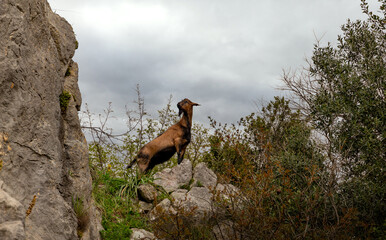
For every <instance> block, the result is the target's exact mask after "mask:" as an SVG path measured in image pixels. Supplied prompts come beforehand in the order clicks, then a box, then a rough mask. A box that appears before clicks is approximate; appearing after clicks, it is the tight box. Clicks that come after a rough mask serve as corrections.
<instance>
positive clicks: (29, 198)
mask: <svg viewBox="0 0 386 240" xmlns="http://www.w3.org/2000/svg"><path fill="white" fill-rule="evenodd" d="M76 48H77V41H76V39H75V35H74V32H73V30H72V27H71V25H70V24H68V23H67V22H66V20H65V19H63V18H61V17H60V16H58V15H57V14H55V13H53V12H52V10H51V8H50V6H49V4H48V2H47V1H46V0H29V1H25V0H2V1H0V239H29V240H33V239H55V240H60V239H78V238H82V239H99V230H100V224H99V220H98V217H97V211H96V210H95V207H94V205H93V202H92V198H91V187H92V182H91V177H90V173H89V167H88V148H87V143H86V141H85V138H84V136H83V134H82V132H81V129H80V125H79V119H78V115H77V111H78V110H79V109H80V105H81V101H82V99H81V95H80V92H79V88H78V84H77V74H78V68H77V64H76V63H75V62H73V61H72V57H73V55H74V52H75V49H76Z"/></svg>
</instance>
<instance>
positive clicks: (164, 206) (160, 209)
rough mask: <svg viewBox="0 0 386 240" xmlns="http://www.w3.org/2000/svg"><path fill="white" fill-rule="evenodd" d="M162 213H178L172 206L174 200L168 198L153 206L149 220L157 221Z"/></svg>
mask: <svg viewBox="0 0 386 240" xmlns="http://www.w3.org/2000/svg"><path fill="white" fill-rule="evenodd" d="M162 214H169V215H175V214H177V211H176V210H175V209H174V208H173V206H172V202H171V201H170V200H169V199H167V198H166V199H164V200H162V201H161V202H160V203H159V204H158V205H157V206H155V207H154V208H153V210H151V212H150V214H149V220H150V221H155V220H156V219H158V217H159V216H160V215H162Z"/></svg>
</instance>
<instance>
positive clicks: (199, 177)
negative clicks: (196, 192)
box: [193, 162, 217, 190]
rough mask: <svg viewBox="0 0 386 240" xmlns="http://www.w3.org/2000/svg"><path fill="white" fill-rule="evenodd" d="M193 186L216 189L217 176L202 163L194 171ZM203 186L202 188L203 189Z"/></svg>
mask: <svg viewBox="0 0 386 240" xmlns="http://www.w3.org/2000/svg"><path fill="white" fill-rule="evenodd" d="M193 180H194V182H193V186H196V187H200V185H202V186H203V187H206V188H209V189H212V190H213V189H214V188H215V187H216V184H217V176H216V174H215V173H214V172H213V171H212V170H211V169H209V168H208V167H207V166H206V164H205V163H203V162H201V163H199V164H197V166H196V167H195V168H194V171H193ZM202 186H201V187H202Z"/></svg>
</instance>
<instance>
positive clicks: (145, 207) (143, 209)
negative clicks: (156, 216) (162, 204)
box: [138, 201, 153, 213]
mask: <svg viewBox="0 0 386 240" xmlns="http://www.w3.org/2000/svg"><path fill="white" fill-rule="evenodd" d="M138 206H139V212H140V213H149V212H150V211H151V210H152V209H153V204H152V203H147V202H144V201H139V203H138Z"/></svg>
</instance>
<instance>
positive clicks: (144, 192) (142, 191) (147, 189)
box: [137, 184, 158, 203]
mask: <svg viewBox="0 0 386 240" xmlns="http://www.w3.org/2000/svg"><path fill="white" fill-rule="evenodd" d="M137 191H138V198H139V199H140V200H143V201H145V202H148V203H151V202H153V201H154V200H155V199H156V198H157V195H158V194H157V190H156V189H155V187H153V186H152V185H150V184H142V185H140V186H139V187H138V189H137Z"/></svg>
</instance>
